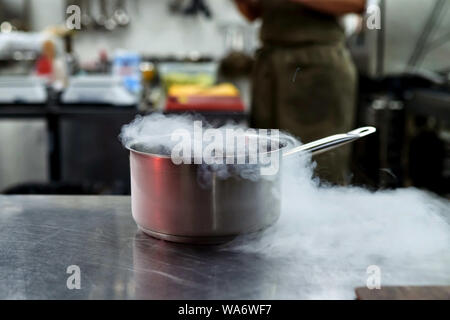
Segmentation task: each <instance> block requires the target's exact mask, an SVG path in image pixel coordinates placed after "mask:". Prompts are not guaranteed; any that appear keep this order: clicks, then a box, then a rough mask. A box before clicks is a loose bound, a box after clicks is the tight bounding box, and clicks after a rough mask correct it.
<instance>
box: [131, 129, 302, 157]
mask: <svg viewBox="0 0 450 320" xmlns="http://www.w3.org/2000/svg"><path fill="white" fill-rule="evenodd" d="M164 136H170V135H160V136H155V137H164ZM245 136H256V137H257V136H259V135H258V134H246V135H245ZM266 139H271V138H270V137H267V138H266ZM279 140H280V142H281V143H284V145H283V146H281V147H279V148H278V149H276V150H273V151H267V152H261V153H258V155H259V154H272V153H280V151H282V150H285V149H286V148H288V147H290V148H293V147H295V146H296V142H297V141H296V140H295V139H294V138H293V137H291V136H288V135H285V134H283V135H281V136H280V137H279ZM139 143H143V141H132V142H129V143H127V144H126V145H125V148H126V149H128V150H129V151H130V152H131V153H136V154H139V155H142V156H145V157H149V158H160V159H171V156H170V155H165V154H159V153H151V152H145V151H140V150H136V148H135V146H136V145H137V144H139ZM235 157H237V155H233V156H231V155H223V156H222V158H225V159H227V158H235Z"/></svg>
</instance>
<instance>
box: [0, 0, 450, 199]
mask: <svg viewBox="0 0 450 320" xmlns="http://www.w3.org/2000/svg"><path fill="white" fill-rule="evenodd" d="M72 4H75V5H77V6H79V7H80V8H81V30H69V29H67V28H66V24H65V23H66V19H67V18H68V17H69V16H70V14H68V13H66V9H67V8H68V7H69V6H70V5H72ZM378 5H379V7H380V9H381V26H382V28H381V29H379V30H377V29H375V30H368V29H367V27H366V23H365V21H364V20H363V19H364V17H362V18H360V17H358V16H356V15H349V16H347V17H345V18H344V19H343V21H342V23H343V25H344V26H345V28H346V34H347V36H348V46H349V48H350V49H351V52H352V55H353V57H354V60H355V62H356V64H357V67H358V71H359V79H360V82H359V97H358V115H357V123H355V127H357V126H363V125H373V126H376V127H377V128H378V132H377V134H376V135H375V136H374V137H371V138H369V139H367V141H363V142H358V143H355V144H354V146H353V148H354V152H353V161H352V162H353V164H352V169H353V170H352V171H353V177H352V183H353V184H356V185H364V186H367V187H369V188H372V189H380V188H397V187H405V186H416V187H418V188H423V189H426V190H430V191H433V192H435V193H437V194H440V195H443V196H447V197H448V196H449V195H450V183H449V180H450V130H449V123H450V85H449V84H450V1H448V0H430V1H423V0H380V1H378ZM366 18H367V16H366ZM258 29H259V24H258V23H254V24H250V23H248V22H246V21H245V19H244V18H243V17H242V16H241V15H240V14H239V12H238V11H237V10H236V7H235V5H234V3H233V2H232V1H230V0H167V1H162V0H78V1H75V0H71V1H65V0H0V192H2V193H9V194H24V193H25V194H30V193H34V194H128V193H129V191H130V190H129V188H130V187H129V165H128V154H127V151H126V150H125V149H124V148H123V147H122V146H121V144H120V142H119V139H118V134H119V133H120V128H121V126H122V125H123V124H125V123H128V122H130V121H131V120H132V119H133V118H134V117H135V116H136V115H138V114H141V115H144V114H148V113H151V112H164V113H184V112H197V113H200V114H202V115H203V116H204V117H205V118H207V119H208V120H209V121H211V122H213V123H216V124H221V123H225V122H226V121H228V120H230V119H232V120H234V121H236V122H246V121H247V119H248V111H249V106H250V100H251V96H250V88H251V82H250V73H251V70H252V64H253V56H254V52H255V50H256V49H257V48H258V46H259V40H258ZM49 59H50V60H53V70H52V72H50V70H49V64H48V60H49ZM287 76H291V75H287ZM177 84H184V85H186V84H189V85H190V86H177ZM199 87H201V88H203V89H202V90H203V91H202V95H201V97H199V96H198V95H197V94H196V93H198V90H199V89H198V88H199ZM205 87H206V88H207V89H205ZM189 97H191V98H189Z"/></svg>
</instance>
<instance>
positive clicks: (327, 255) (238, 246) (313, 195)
mask: <svg viewBox="0 0 450 320" xmlns="http://www.w3.org/2000/svg"><path fill="white" fill-rule="evenodd" d="M192 121H193V119H192V118H189V117H165V116H162V115H153V116H151V117H146V118H138V119H136V120H135V121H134V122H133V123H132V124H130V125H128V126H126V127H124V128H123V130H122V134H121V139H122V141H123V143H124V144H129V143H130V142H133V143H136V142H146V143H149V144H150V145H151V147H153V146H155V145H158V146H163V147H164V148H170V147H171V145H169V144H170V142H169V141H170V139H165V140H164V139H154V137H156V136H161V135H164V134H166V133H167V134H169V133H170V132H171V131H173V130H175V129H179V128H187V129H188V130H191V128H192ZM281 169H282V189H281V193H282V203H281V205H282V210H281V217H280V220H279V221H278V222H277V223H276V224H275V225H274V226H272V227H270V228H268V229H266V230H265V231H263V232H260V233H256V234H251V235H247V236H242V237H239V238H237V239H235V240H234V241H233V242H231V243H229V244H227V245H225V246H224V247H223V248H222V250H227V251H232V252H251V253H255V254H259V255H262V256H264V258H265V259H264V261H268V260H269V261H273V264H272V263H271V265H276V266H277V267H276V270H274V272H276V273H280V274H282V273H295V274H296V275H297V276H296V277H295V278H298V279H299V280H298V287H297V288H296V289H293V287H296V286H295V283H294V284H293V283H292V282H291V280H292V277H289V278H290V283H284V282H283V281H284V279H285V278H284V277H281V276H280V277H279V283H277V285H276V290H275V291H271V292H272V293H268V296H265V297H263V298H266V299H271V298H285V299H309V298H313V299H314V298H318V299H354V298H355V294H354V289H355V288H356V287H365V286H366V281H367V278H368V276H369V275H368V274H367V273H366V269H367V267H369V266H370V265H376V266H378V267H379V268H380V270H381V286H382V287H383V286H388V285H443V284H447V285H450V202H449V201H447V200H445V199H441V198H438V197H437V196H434V195H432V194H428V193H425V192H423V191H419V190H417V189H414V188H408V189H398V190H383V191H378V192H371V191H368V190H365V189H363V188H359V187H327V186H325V187H324V186H321V185H319V183H318V181H317V180H314V179H313V178H312V177H313V170H314V165H313V164H312V163H311V159H310V157H305V156H298V155H297V156H295V155H294V156H291V157H288V158H286V159H284V160H283V165H282V168H281Z"/></svg>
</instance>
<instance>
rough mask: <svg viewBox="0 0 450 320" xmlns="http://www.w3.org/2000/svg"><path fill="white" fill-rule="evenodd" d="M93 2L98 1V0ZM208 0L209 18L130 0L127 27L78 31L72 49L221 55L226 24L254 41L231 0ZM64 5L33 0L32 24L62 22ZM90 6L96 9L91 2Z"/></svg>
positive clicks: (93, 53)
mask: <svg viewBox="0 0 450 320" xmlns="http://www.w3.org/2000/svg"><path fill="white" fill-rule="evenodd" d="M91 1H97V3H98V0H91ZM207 3H208V4H209V6H210V9H211V11H212V13H213V18H212V19H211V20H208V19H207V18H205V17H203V16H197V17H184V16H179V15H175V16H174V15H171V14H170V13H169V10H168V4H169V1H167V0H128V2H127V8H128V12H129V14H130V16H132V21H131V23H130V25H129V26H128V27H127V28H125V29H116V30H115V31H114V32H107V31H89V32H82V31H81V32H78V33H77V34H76V36H75V41H74V48H75V50H76V52H77V54H78V55H79V56H80V58H81V59H82V60H85V59H92V58H96V57H97V55H98V51H99V50H100V49H106V50H108V51H109V52H111V51H113V50H114V49H118V48H124V49H130V50H134V51H138V52H140V53H143V54H156V55H167V54H182V55H183V54H187V53H190V52H192V51H197V52H199V53H201V54H207V55H212V56H215V57H220V56H221V55H223V54H224V36H223V33H222V32H221V26H222V25H223V24H229V23H232V24H240V25H243V26H247V27H248V33H249V39H248V45H249V46H250V47H254V46H255V45H256V42H257V26H256V25H255V24H253V25H251V24H248V23H247V22H246V21H245V20H244V18H243V17H242V16H241V15H240V14H239V12H238V11H237V10H236V8H235V6H234V4H233V2H232V1H231V0H208V1H207ZM64 6H65V1H63V0H32V16H33V18H32V25H33V29H34V30H42V29H43V28H45V27H46V26H47V25H49V24H61V23H63V18H64ZM92 6H93V7H94V8H93V9H95V5H92ZM92 11H94V10H92Z"/></svg>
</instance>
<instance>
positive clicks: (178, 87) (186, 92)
mask: <svg viewBox="0 0 450 320" xmlns="http://www.w3.org/2000/svg"><path fill="white" fill-rule="evenodd" d="M168 93H169V96H173V97H186V96H203V97H215V96H221V97H224V96H225V97H238V96H239V90H238V89H237V88H236V87H235V86H234V85H233V84H231V83H221V84H218V85H215V86H202V85H185V84H174V85H172V86H170V88H169V92H168Z"/></svg>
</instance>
